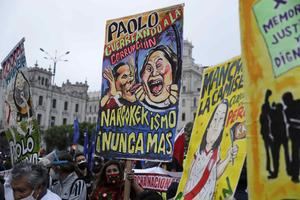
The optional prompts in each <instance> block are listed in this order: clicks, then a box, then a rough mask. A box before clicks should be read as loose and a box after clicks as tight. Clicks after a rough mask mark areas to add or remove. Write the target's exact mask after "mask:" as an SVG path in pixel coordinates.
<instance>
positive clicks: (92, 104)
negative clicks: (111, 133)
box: [85, 92, 100, 123]
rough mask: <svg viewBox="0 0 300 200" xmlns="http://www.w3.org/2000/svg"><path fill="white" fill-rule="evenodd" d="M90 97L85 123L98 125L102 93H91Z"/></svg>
mask: <svg viewBox="0 0 300 200" xmlns="http://www.w3.org/2000/svg"><path fill="white" fill-rule="evenodd" d="M88 97H89V98H88V101H87V107H86V114H85V121H86V122H89V123H96V122H97V118H98V110H99V100H100V92H89V93H88Z"/></svg>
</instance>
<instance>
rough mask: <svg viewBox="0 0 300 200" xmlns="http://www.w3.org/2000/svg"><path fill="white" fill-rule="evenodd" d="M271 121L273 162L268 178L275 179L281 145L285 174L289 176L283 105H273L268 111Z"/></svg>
mask: <svg viewBox="0 0 300 200" xmlns="http://www.w3.org/2000/svg"><path fill="white" fill-rule="evenodd" d="M270 119H271V135H272V143H271V147H272V148H271V149H272V161H273V168H274V170H273V172H272V173H271V175H270V176H269V177H268V178H276V177H277V176H278V169H279V161H280V158H279V155H280V147H281V145H283V148H284V156H285V164H286V165H285V166H286V172H287V174H288V175H289V174H290V156H289V149H288V137H287V132H286V124H285V121H284V113H283V105H282V104H281V103H273V104H272V107H271V109H270Z"/></svg>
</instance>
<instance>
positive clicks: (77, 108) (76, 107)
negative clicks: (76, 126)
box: [75, 103, 79, 112]
mask: <svg viewBox="0 0 300 200" xmlns="http://www.w3.org/2000/svg"><path fill="white" fill-rule="evenodd" d="M78 110H79V104H78V103H76V105H75V112H78Z"/></svg>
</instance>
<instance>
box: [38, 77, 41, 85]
mask: <svg viewBox="0 0 300 200" xmlns="http://www.w3.org/2000/svg"><path fill="white" fill-rule="evenodd" d="M38 80H39V84H41V77H40V76H39V77H38Z"/></svg>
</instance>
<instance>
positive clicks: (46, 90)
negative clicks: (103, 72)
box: [29, 65, 88, 129]
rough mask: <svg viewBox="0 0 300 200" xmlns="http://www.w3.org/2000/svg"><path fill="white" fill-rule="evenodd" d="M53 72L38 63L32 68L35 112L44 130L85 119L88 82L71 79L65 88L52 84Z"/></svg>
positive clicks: (63, 85) (30, 75) (31, 77)
mask: <svg viewBox="0 0 300 200" xmlns="http://www.w3.org/2000/svg"><path fill="white" fill-rule="evenodd" d="M51 75H52V73H51V71H49V70H46V69H42V68H39V67H38V66H37V65H36V66H35V67H33V68H29V81H30V86H31V94H32V101H33V105H34V112H35V116H36V119H37V121H38V123H39V124H40V127H41V129H47V128H48V127H51V126H59V125H66V124H73V122H74V119H75V118H78V121H79V122H83V121H85V113H86V105H87V101H88V95H87V91H88V85H87V82H85V83H78V82H76V83H75V84H72V83H70V82H69V80H67V82H66V83H63V84H62V86H61V87H58V86H56V85H55V84H54V85H52V84H51Z"/></svg>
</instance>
